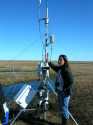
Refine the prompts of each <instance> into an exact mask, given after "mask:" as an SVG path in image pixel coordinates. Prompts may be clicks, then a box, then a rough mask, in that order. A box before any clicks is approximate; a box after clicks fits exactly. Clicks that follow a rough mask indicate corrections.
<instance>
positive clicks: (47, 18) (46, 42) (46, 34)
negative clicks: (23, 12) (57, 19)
mask: <svg viewBox="0 0 93 125" xmlns="http://www.w3.org/2000/svg"><path fill="white" fill-rule="evenodd" d="M48 24H49V17H48V0H46V15H45V63H47V62H48V50H47V49H48Z"/></svg>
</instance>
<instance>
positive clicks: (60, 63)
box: [58, 57, 65, 65]
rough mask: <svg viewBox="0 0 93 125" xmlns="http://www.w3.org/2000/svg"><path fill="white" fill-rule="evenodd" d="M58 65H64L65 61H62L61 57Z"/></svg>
mask: <svg viewBox="0 0 93 125" xmlns="http://www.w3.org/2000/svg"><path fill="white" fill-rule="evenodd" d="M58 64H59V65H64V64H65V61H64V59H63V58H62V57H61V58H59V59H58Z"/></svg>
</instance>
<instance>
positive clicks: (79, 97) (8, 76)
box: [0, 61, 93, 125]
mask: <svg viewBox="0 0 93 125" xmlns="http://www.w3.org/2000/svg"><path fill="white" fill-rule="evenodd" d="M36 64H37V62H30V61H28V62H26V61H16V62H15V61H6V62H5V61H1V62H0V83H1V84H11V83H14V82H19V81H29V80H32V79H36V78H37V73H36V72H35V71H34V72H32V70H35V69H36ZM70 66H71V69H72V72H73V75H74V79H75V83H74V87H73V95H72V98H71V104H70V110H71V113H72V114H73V116H74V117H75V118H76V120H77V121H78V123H79V125H93V62H71V63H70ZM53 76H54V74H53V72H52V74H51V77H53ZM52 102H53V111H52V114H50V116H49V118H50V119H52V121H54V122H55V121H57V118H56V114H57V113H56V110H57V109H56V101H55V99H54V100H53V101H52ZM54 116H55V117H54ZM58 120H60V119H58ZM16 125H26V124H25V123H23V122H21V121H19V122H18V123H16ZM70 125H72V123H70ZM73 125H74V124H73Z"/></svg>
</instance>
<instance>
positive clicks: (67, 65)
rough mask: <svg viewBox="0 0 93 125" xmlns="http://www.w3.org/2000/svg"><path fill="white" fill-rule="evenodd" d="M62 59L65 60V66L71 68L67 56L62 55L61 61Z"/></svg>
mask: <svg viewBox="0 0 93 125" xmlns="http://www.w3.org/2000/svg"><path fill="white" fill-rule="evenodd" d="M61 58H63V59H64V61H65V64H64V66H66V67H69V62H68V58H67V56H66V55H60V56H59V59H61Z"/></svg>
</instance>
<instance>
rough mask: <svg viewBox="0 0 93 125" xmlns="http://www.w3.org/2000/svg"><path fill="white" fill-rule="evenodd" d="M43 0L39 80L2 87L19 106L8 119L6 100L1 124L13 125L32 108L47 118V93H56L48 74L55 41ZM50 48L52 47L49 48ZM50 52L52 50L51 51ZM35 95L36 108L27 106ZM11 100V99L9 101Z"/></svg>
mask: <svg viewBox="0 0 93 125" xmlns="http://www.w3.org/2000/svg"><path fill="white" fill-rule="evenodd" d="M42 1H43V0H42ZM42 1H41V0H38V2H39V8H40V6H41V5H42ZM44 1H45V3H44V4H45V16H44V17H39V18H38V22H39V26H40V23H44V29H45V32H44V38H43V40H42V41H43V46H42V48H43V52H42V55H43V56H42V60H41V61H40V63H39V65H38V66H37V67H38V68H37V72H38V75H39V80H38V81H36V80H34V81H32V82H30V83H29V84H27V83H26V84H21V83H20V84H17V85H13V86H10V87H3V92H4V95H5V96H6V97H7V98H8V99H9V102H11V101H13V102H15V103H16V104H17V105H19V106H20V110H19V112H18V113H17V115H16V116H15V117H14V119H12V120H10V119H9V107H8V105H7V101H6V102H5V103H4V104H3V107H4V111H5V118H4V120H3V125H4V124H5V125H7V124H10V125H14V123H15V122H16V120H17V119H18V118H19V116H20V115H21V114H22V113H23V112H24V113H25V112H28V111H32V110H40V111H42V113H43V118H44V119H45V120H46V118H47V111H48V109H49V93H50V91H52V93H53V94H54V95H56V96H57V93H56V92H55V89H54V82H53V81H52V80H51V79H50V76H49V65H48V61H49V51H48V50H49V47H50V46H51V48H52V45H53V43H54V42H55V37H54V35H53V34H52V35H49V32H48V30H49V10H48V0H44ZM51 50H52V49H51ZM51 52H52V51H51ZM35 96H37V98H38V99H37V100H38V101H37V105H36V109H33V108H28V106H29V104H31V103H32V100H33V98H34V97H35ZM10 100H11V101H10ZM70 116H71V118H72V119H73V120H74V122H75V123H76V125H78V124H77V122H76V121H75V119H74V118H73V116H72V115H71V113H70Z"/></svg>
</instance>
